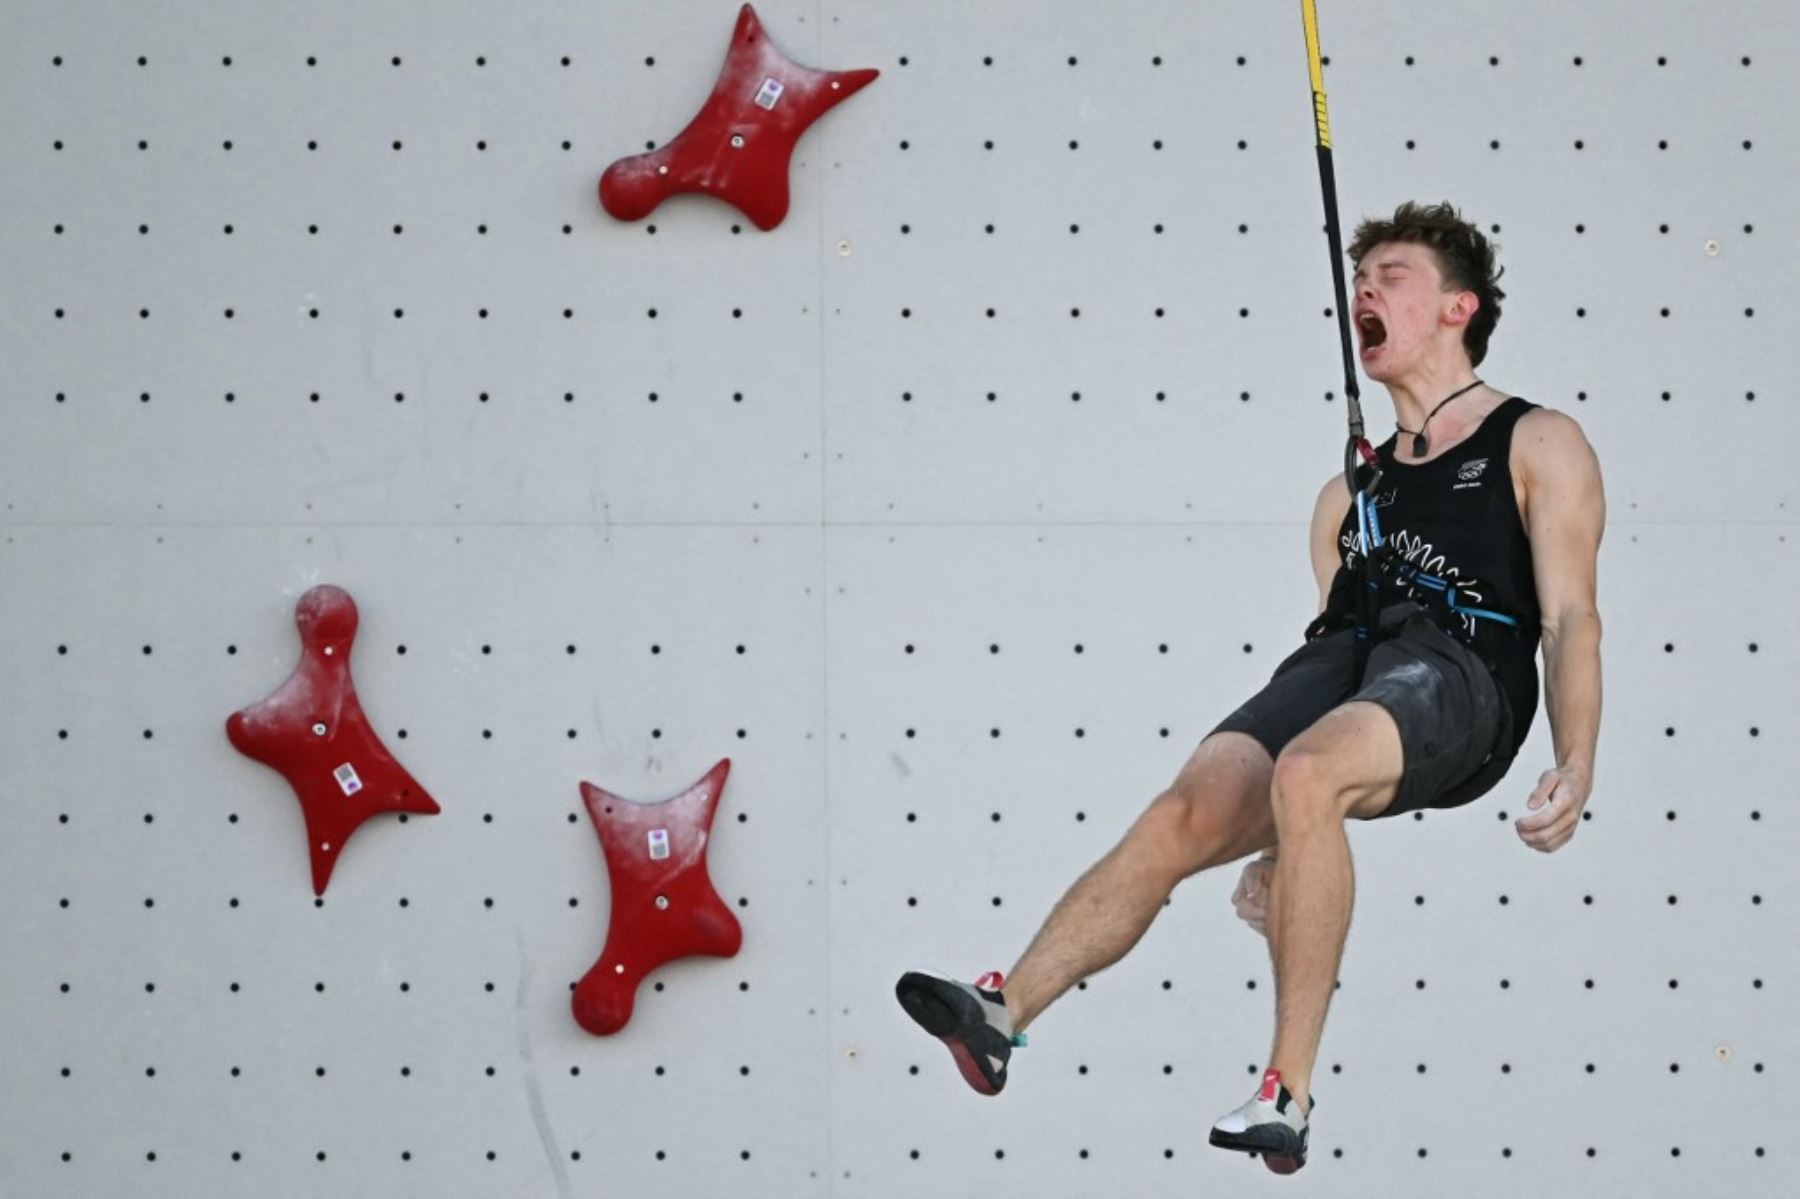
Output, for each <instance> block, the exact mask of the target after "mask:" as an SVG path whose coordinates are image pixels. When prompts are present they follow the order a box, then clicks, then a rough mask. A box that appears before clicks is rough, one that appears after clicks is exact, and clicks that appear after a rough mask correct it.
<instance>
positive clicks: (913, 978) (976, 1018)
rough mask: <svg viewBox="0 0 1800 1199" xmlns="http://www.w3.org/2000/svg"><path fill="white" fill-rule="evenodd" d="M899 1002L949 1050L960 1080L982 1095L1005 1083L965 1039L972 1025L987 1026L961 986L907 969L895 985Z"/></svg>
mask: <svg viewBox="0 0 1800 1199" xmlns="http://www.w3.org/2000/svg"><path fill="white" fill-rule="evenodd" d="M894 994H895V996H896V997H897V998H898V999H899V1000H900V1006H901V1007H903V1008H905V1009H906V1014H907V1015H909V1016H911V1017H912V1018H913V1023H915V1024H917V1025H918V1026H919V1027H920V1028H922V1029H924V1030H925V1031H926V1032H928V1033H930V1034H931V1035H932V1036H934V1037H936V1038H937V1039H938V1040H940V1041H942V1042H943V1043H944V1046H945V1047H946V1048H947V1049H949V1050H950V1056H951V1057H952V1058H953V1059H954V1060H955V1061H956V1069H957V1071H958V1073H960V1074H961V1075H962V1076H963V1081H964V1082H966V1083H968V1084H969V1085H970V1086H971V1087H973V1088H975V1090H976V1091H977V1092H979V1093H980V1094H983V1095H998V1094H999V1093H1000V1088H1001V1087H1002V1086H1003V1085H1005V1084H1004V1083H996V1082H995V1081H994V1080H993V1079H991V1078H990V1077H988V1074H987V1071H986V1070H985V1069H983V1066H982V1063H981V1062H979V1061H977V1060H976V1058H975V1054H974V1051H972V1050H971V1049H970V1048H969V1046H968V1044H967V1042H966V1040H965V1039H964V1038H965V1037H966V1035H967V1033H968V1031H969V1029H970V1028H971V1027H972V1026H975V1025H979V1026H980V1027H982V1028H987V1027H989V1025H988V1022H987V1020H986V1019H985V1018H984V1016H983V1014H982V1011H981V1005H980V1004H979V1003H977V1002H976V1001H975V1000H974V999H973V998H972V997H970V996H969V995H968V994H967V993H966V992H965V991H963V990H962V989H961V988H959V987H957V986H955V985H954V984H952V983H948V982H945V981H944V980H943V979H940V978H937V977H935V976H933V975H930V974H920V973H918V972H916V971H909V972H908V973H906V974H903V975H901V976H900V981H899V982H898V983H896V984H895V986H894Z"/></svg>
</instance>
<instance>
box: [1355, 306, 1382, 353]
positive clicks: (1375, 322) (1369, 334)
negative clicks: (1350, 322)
mask: <svg viewBox="0 0 1800 1199" xmlns="http://www.w3.org/2000/svg"><path fill="white" fill-rule="evenodd" d="M1356 331H1357V332H1358V333H1359V334H1361V335H1362V353H1363V357H1365V358H1367V357H1368V356H1369V355H1370V354H1372V353H1374V352H1375V351H1376V350H1378V349H1380V348H1381V347H1382V346H1383V345H1385V344H1386V343H1387V325H1386V324H1385V323H1383V321H1382V319H1381V318H1380V317H1379V316H1376V315H1375V314H1374V313H1373V312H1365V313H1363V314H1362V315H1361V316H1359V317H1357V318H1356Z"/></svg>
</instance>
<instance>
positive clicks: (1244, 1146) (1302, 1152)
mask: <svg viewBox="0 0 1800 1199" xmlns="http://www.w3.org/2000/svg"><path fill="white" fill-rule="evenodd" d="M1207 1139H1208V1141H1209V1142H1210V1143H1211V1144H1213V1145H1216V1146H1218V1147H1219V1148H1220V1149H1235V1150H1237V1151H1238V1152H1240V1153H1257V1154H1261V1155H1262V1159H1263V1165H1265V1166H1267V1167H1269V1169H1270V1170H1272V1171H1274V1172H1275V1173H1277V1174H1292V1173H1293V1172H1294V1171H1296V1170H1298V1169H1299V1168H1300V1167H1301V1166H1304V1165H1305V1164H1306V1143H1305V1142H1304V1141H1302V1140H1301V1139H1300V1138H1299V1137H1298V1136H1296V1135H1295V1134H1294V1132H1293V1130H1292V1129H1290V1128H1287V1127H1285V1126H1282V1125H1265V1126H1263V1127H1262V1128H1260V1129H1257V1128H1252V1129H1249V1130H1248V1131H1245V1132H1220V1131H1219V1130H1218V1129H1216V1128H1215V1129H1213V1130H1212V1135H1211V1136H1210V1137H1208V1138H1207Z"/></svg>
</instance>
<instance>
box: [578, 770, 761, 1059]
mask: <svg viewBox="0 0 1800 1199" xmlns="http://www.w3.org/2000/svg"><path fill="white" fill-rule="evenodd" d="M730 772H731V759H730V758H724V759H721V760H720V762H719V764H718V765H717V766H714V767H713V768H712V770H710V771H709V772H708V773H707V775H706V777H705V778H703V779H701V780H700V781H699V782H697V783H695V784H694V785H693V786H692V787H689V788H688V789H687V790H686V791H684V792H682V793H681V794H680V795H677V796H675V797H674V798H673V799H665V800H663V801H662V802H661V803H654V804H640V803H633V802H632V801H630V800H628V799H621V798H620V797H618V796H616V795H613V794H612V793H611V792H608V791H602V790H601V789H600V788H598V787H596V786H594V785H593V784H592V783H583V784H581V798H582V801H583V802H584V803H586V804H587V810H588V815H589V816H591V817H593V819H594V828H595V830H596V831H597V832H598V833H599V834H600V848H601V849H602V850H603V851H604V852H605V854H606V873H607V876H608V878H609V879H610V881H611V883H612V918H611V920H610V921H609V922H608V924H607V929H606V947H605V948H604V949H602V950H601V951H600V960H599V961H597V962H595V963H594V966H593V969H591V970H589V971H588V972H587V973H586V974H585V975H583V976H582V979H581V982H580V983H579V984H578V985H577V986H576V988H575V997H574V999H573V1001H572V1002H571V1005H570V1006H571V1007H573V1009H574V1011H575V1020H576V1022H577V1023H579V1024H580V1025H581V1027H583V1028H585V1029H587V1030H588V1031H589V1032H591V1033H593V1034H594V1035H595V1036H601V1037H604V1036H608V1035H610V1034H612V1033H615V1032H618V1031H619V1030H620V1029H621V1028H624V1027H625V1022H626V1021H627V1020H630V1019H631V1009H632V1004H633V1002H634V1001H635V998H636V996H637V989H638V984H639V983H640V982H642V981H643V979H644V976H645V975H646V974H649V973H650V972H651V971H652V970H655V969H656V968H657V967H659V966H662V965H664V964H666V963H668V962H672V961H674V960H675V959H676V958H685V957H692V956H693V955H695V954H706V955H709V956H711V957H721V958H728V957H732V956H734V955H736V953H737V951H738V947H739V946H740V945H742V944H743V941H744V930H743V929H742V928H740V927H738V922H737V917H735V916H733V915H732V914H731V909H729V908H727V907H726V906H725V901H724V900H722V899H720V898H719V894H718V892H716V891H714V890H713V885H712V879H710V878H708V877H707V874H706V841H707V837H708V836H709V834H710V832H711V829H712V819H713V813H714V812H715V811H717V810H718V807H719V795H720V793H721V792H723V791H724V789H725V776H726V775H727V774H729V773H730Z"/></svg>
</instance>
